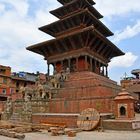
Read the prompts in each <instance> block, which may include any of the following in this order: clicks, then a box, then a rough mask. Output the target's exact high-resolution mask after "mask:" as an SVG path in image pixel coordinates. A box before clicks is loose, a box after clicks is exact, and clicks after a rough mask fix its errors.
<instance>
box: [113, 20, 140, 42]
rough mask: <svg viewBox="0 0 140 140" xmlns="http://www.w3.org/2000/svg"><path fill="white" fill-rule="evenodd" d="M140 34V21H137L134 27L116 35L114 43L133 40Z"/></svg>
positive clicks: (128, 27) (129, 27)
mask: <svg viewBox="0 0 140 140" xmlns="http://www.w3.org/2000/svg"><path fill="white" fill-rule="evenodd" d="M139 33H140V21H137V22H136V24H135V25H134V26H127V27H126V28H125V29H124V30H123V31H120V32H117V33H115V37H114V40H113V42H115V43H119V42H120V41H122V40H124V39H129V38H132V37H134V36H136V35H138V34H139Z"/></svg>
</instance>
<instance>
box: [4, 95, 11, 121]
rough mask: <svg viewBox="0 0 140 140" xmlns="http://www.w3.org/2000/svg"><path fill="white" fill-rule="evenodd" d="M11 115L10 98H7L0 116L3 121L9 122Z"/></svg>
mask: <svg viewBox="0 0 140 140" xmlns="http://www.w3.org/2000/svg"><path fill="white" fill-rule="evenodd" d="M12 113H13V103H12V99H11V98H10V97H8V98H7V101H6V103H5V107H4V112H3V114H2V119H3V120H9V119H10V117H11V116H12Z"/></svg>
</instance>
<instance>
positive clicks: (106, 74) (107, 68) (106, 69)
mask: <svg viewBox="0 0 140 140" xmlns="http://www.w3.org/2000/svg"><path fill="white" fill-rule="evenodd" d="M106 77H108V68H107V66H106Z"/></svg>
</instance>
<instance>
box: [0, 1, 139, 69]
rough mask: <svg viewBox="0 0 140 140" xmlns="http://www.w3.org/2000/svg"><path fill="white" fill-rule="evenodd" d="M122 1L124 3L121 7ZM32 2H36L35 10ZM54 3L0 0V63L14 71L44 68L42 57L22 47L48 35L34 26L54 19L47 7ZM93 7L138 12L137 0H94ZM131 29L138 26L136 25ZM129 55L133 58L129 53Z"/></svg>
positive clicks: (109, 13)
mask: <svg viewBox="0 0 140 140" xmlns="http://www.w3.org/2000/svg"><path fill="white" fill-rule="evenodd" d="M123 3H125V4H126V3H127V4H126V5H125V6H124V4H123ZM34 5H37V6H36V8H35V9H34ZM58 5H60V4H59V3H57V1H56V0H43V1H40V0H0V19H1V21H0V42H1V43H0V52H1V55H0V64H3V65H10V66H11V67H12V69H13V70H16V71H19V70H25V71H36V70H42V71H43V70H44V71H47V70H46V65H45V63H46V62H45V61H44V60H43V58H42V57H41V56H38V55H36V54H34V53H32V52H29V51H26V50H25V48H26V47H27V46H29V45H31V44H34V43H38V42H41V41H42V40H47V39H49V38H50V36H48V35H46V34H45V33H42V32H40V31H38V29H37V28H38V27H40V26H43V25H45V24H48V23H51V22H53V21H55V20H56V18H55V17H54V16H53V15H51V14H50V13H49V10H53V9H55V8H57V7H58ZM9 7H10V8H9ZM97 7H98V9H100V11H101V13H102V14H103V15H104V16H108V17H109V16H113V15H115V14H116V15H120V14H126V13H127V12H130V11H140V8H138V7H140V4H139V3H137V0H129V1H127V2H126V0H118V1H114V0H106V1H105V0H98V1H97ZM8 8H9V9H8ZM30 9H33V10H34V14H35V15H32V14H31V13H30ZM118 9H119V10H118ZM130 28H131V27H130ZM135 28H136V30H137V29H138V27H137V26H136V27H135ZM135 28H134V29H135ZM120 33H122V32H120ZM129 56H131V58H133V60H134V58H135V59H136V56H134V55H133V54H131V55H130V54H129ZM132 56H133V57H132ZM118 58H119V57H118ZM41 60H42V61H41ZM114 61H115V60H114V59H113V60H112V62H111V63H112V64H111V65H112V66H113V65H114V66H116V65H115V64H113V62H114ZM114 63H116V62H114Z"/></svg>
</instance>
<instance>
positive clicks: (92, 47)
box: [91, 38, 101, 51]
mask: <svg viewBox="0 0 140 140" xmlns="http://www.w3.org/2000/svg"><path fill="white" fill-rule="evenodd" d="M100 42H101V41H100V40H99V39H98V38H97V40H96V42H94V43H93V44H92V46H91V50H92V51H93V50H94V51H95V48H96V47H97V46H98V45H99V44H100Z"/></svg>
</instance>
